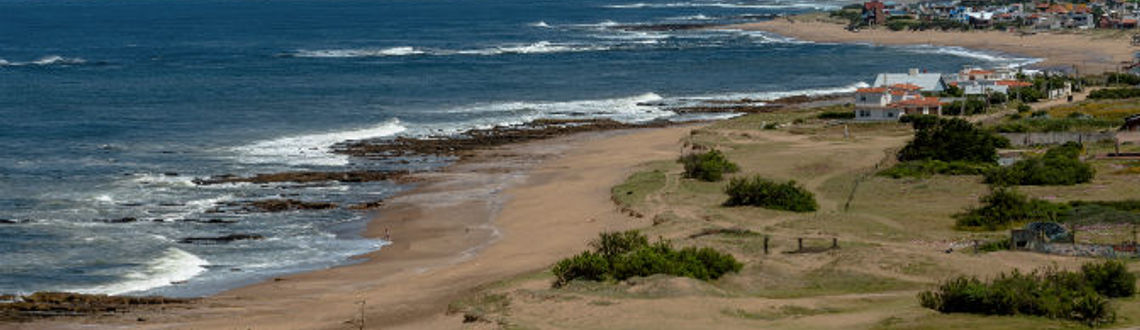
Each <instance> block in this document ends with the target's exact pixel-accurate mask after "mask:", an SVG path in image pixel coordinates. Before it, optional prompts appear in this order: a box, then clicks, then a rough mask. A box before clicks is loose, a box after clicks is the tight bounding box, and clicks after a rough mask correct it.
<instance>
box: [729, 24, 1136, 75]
mask: <svg viewBox="0 0 1140 330" xmlns="http://www.w3.org/2000/svg"><path fill="white" fill-rule="evenodd" d="M717 28H720V29H739V30H745V31H764V32H771V33H775V34H779V35H782V36H786V37H792V38H796V39H801V40H805V41H812V42H828V43H848V44H854V43H866V44H872V45H875V46H884V45H890V46H916V45H932V46H943V47H963V48H969V49H977V50H986V51H995V52H1001V53H1006V54H1016V55H1022V56H1031V57H1035V58H1040V59H1041V60H1042V61H1041V62H1038V63H1035V64H1032V65H1033V66H1037V67H1075V68H1076V69H1077V70H1078V71H1080V72H1083V73H1101V72H1104V71H1112V72H1115V71H1117V69H1118V68H1119V66H1120V62H1122V61H1131V60H1132V59H1133V52H1135V51H1137V50H1138V49H1140V48H1137V47H1134V46H1131V45H1130V41H1129V40H1127V39H1126V38H1117V37H1113V36H1111V35H1105V36H1102V37H1098V36H1094V35H1087V34H1081V33H1047V32H1043V33H1037V34H1033V35H1018V34H1014V33H1009V32H1001V31H970V32H958V31H933V30H928V31H890V30H887V29H885V28H876V29H865V30H859V31H858V32H850V31H847V30H846V29H845V26H844V25H842V24H837V23H834V22H829V21H822V20H819V19H816V18H813V17H812V16H793V17H789V18H787V19H774V20H770V21H765V22H756V23H745V24H735V25H725V26H719V27H717ZM1087 33H1093V32H1087Z"/></svg>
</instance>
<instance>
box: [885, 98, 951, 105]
mask: <svg viewBox="0 0 1140 330" xmlns="http://www.w3.org/2000/svg"><path fill="white" fill-rule="evenodd" d="M939 105H942V102H940V101H938V98H937V97H922V98H916V99H909V100H902V101H898V102H895V103H891V104H890V106H891V107H906V106H930V107H936V106H939Z"/></svg>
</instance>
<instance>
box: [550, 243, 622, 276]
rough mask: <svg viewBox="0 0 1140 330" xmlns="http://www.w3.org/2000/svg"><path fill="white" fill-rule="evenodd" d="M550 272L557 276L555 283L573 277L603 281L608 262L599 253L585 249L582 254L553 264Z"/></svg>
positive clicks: (606, 274)
mask: <svg viewBox="0 0 1140 330" xmlns="http://www.w3.org/2000/svg"><path fill="white" fill-rule="evenodd" d="M551 272H552V273H554V276H555V277H557V278H558V282H557V283H559V284H565V283H567V282H570V280H575V279H581V280H588V281H603V280H606V278H607V277H608V274H609V272H610V264H609V262H608V261H606V258H604V257H602V255H601V254H598V253H594V252H591V251H585V252H582V254H579V255H576V256H573V257H570V258H567V259H562V261H559V262H558V264H556V265H554V269H552V270H551Z"/></svg>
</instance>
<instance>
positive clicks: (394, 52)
mask: <svg viewBox="0 0 1140 330" xmlns="http://www.w3.org/2000/svg"><path fill="white" fill-rule="evenodd" d="M609 49H610V47H609V46H602V45H585V44H574V43H556V42H550V41H539V42H535V43H531V44H507V45H501V46H495V47H490V48H477V49H461V50H450V49H427V48H417V47H409V46H402V47H392V48H382V49H371V48H363V49H325V50H298V51H296V52H293V53H289V54H284V56H287V57H306V58H353V57H388V56H413V55H423V56H451V55H483V56H490V55H502V54H546V53H566V52H589V51H604V50H609Z"/></svg>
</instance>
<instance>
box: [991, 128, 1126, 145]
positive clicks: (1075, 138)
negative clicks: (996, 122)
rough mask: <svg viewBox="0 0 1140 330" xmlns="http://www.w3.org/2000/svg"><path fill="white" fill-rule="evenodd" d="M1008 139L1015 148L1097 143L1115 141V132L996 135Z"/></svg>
mask: <svg viewBox="0 0 1140 330" xmlns="http://www.w3.org/2000/svg"><path fill="white" fill-rule="evenodd" d="M998 134H1001V136H1004V137H1005V138H1007V139H1009V144H1011V145H1013V146H1015V147H1023V146H1032V145H1050V144H1065V143H1066V142H1077V143H1085V142H1098V141H1105V140H1108V141H1114V140H1116V132H1112V131H1110V132H1043V133H998Z"/></svg>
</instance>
